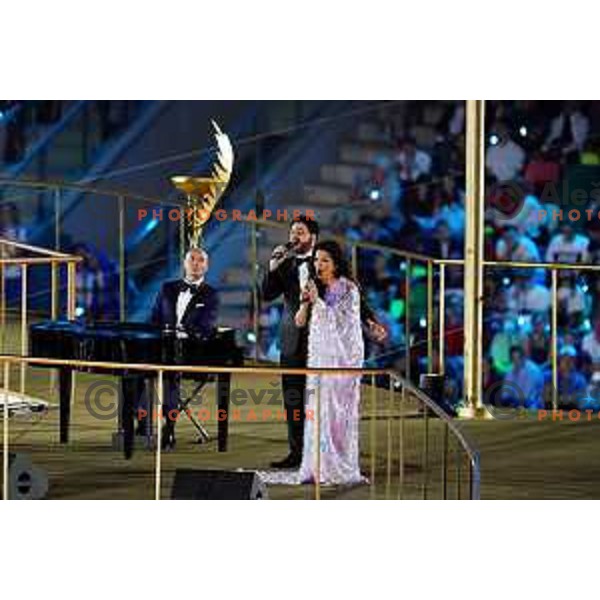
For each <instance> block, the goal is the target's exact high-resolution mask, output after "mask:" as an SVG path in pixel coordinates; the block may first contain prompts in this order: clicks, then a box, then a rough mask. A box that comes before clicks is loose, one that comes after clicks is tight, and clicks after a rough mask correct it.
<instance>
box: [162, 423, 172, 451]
mask: <svg viewBox="0 0 600 600" xmlns="http://www.w3.org/2000/svg"><path fill="white" fill-rule="evenodd" d="M160 447H161V449H162V450H167V451H169V450H173V449H174V448H175V424H174V423H172V422H171V421H167V422H166V423H165V427H164V429H163V436H162V439H161V443H160Z"/></svg>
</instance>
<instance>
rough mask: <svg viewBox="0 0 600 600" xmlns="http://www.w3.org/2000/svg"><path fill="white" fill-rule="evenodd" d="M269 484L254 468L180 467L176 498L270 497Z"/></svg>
mask: <svg viewBox="0 0 600 600" xmlns="http://www.w3.org/2000/svg"><path fill="white" fill-rule="evenodd" d="M267 498H268V497H267V488H266V486H265V484H264V482H263V481H262V479H261V478H260V477H259V476H258V475H257V474H256V473H255V472H254V471H217V470H199V469H177V470H176V471H175V479H174V481H173V488H172V490H171V499H172V500H267Z"/></svg>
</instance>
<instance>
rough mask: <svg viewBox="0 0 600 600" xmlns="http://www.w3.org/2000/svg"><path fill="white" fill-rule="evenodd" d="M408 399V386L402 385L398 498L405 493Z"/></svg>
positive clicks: (400, 498)
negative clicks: (406, 410)
mask: <svg viewBox="0 0 600 600" xmlns="http://www.w3.org/2000/svg"><path fill="white" fill-rule="evenodd" d="M405 399H406V386H405V385H402V394H401V396H400V418H399V426H400V433H399V435H398V441H399V443H400V457H399V462H400V473H399V476H398V500H402V497H403V495H404V413H403V412H402V411H403V410H404V404H405V402H404V401H405Z"/></svg>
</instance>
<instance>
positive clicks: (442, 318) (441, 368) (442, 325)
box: [438, 263, 446, 375]
mask: <svg viewBox="0 0 600 600" xmlns="http://www.w3.org/2000/svg"><path fill="white" fill-rule="evenodd" d="M438 329H439V331H438V335H439V336H440V339H439V356H438V360H439V365H438V372H439V373H440V375H443V374H444V373H445V371H446V356H445V350H446V265H445V264H444V263H442V264H441V265H440V313H439V328H438Z"/></svg>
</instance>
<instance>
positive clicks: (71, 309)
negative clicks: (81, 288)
mask: <svg viewBox="0 0 600 600" xmlns="http://www.w3.org/2000/svg"><path fill="white" fill-rule="evenodd" d="M75 268H76V263H74V262H73V261H70V262H69V263H68V264H67V320H69V321H74V320H75V307H76V302H77V298H76V289H77V288H76V282H75V278H76V272H75Z"/></svg>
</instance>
